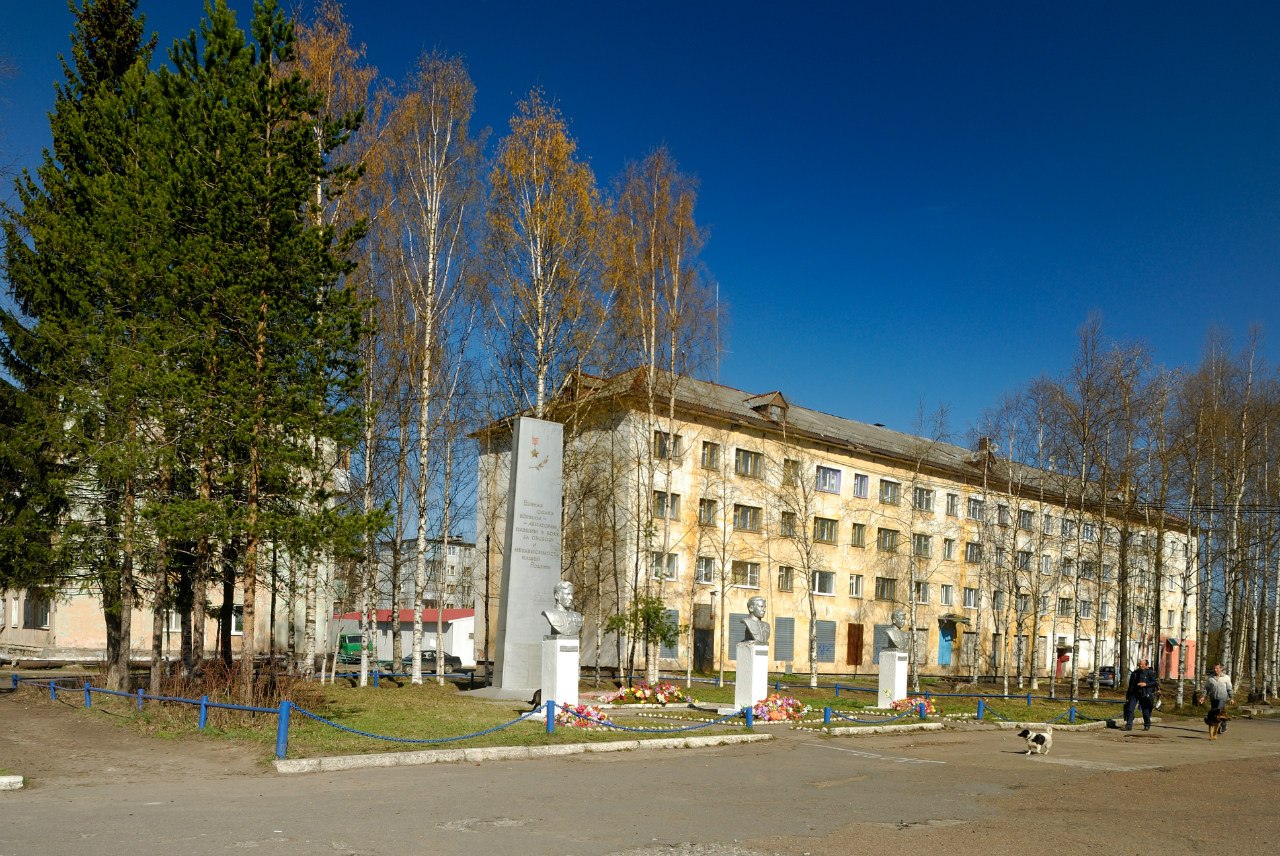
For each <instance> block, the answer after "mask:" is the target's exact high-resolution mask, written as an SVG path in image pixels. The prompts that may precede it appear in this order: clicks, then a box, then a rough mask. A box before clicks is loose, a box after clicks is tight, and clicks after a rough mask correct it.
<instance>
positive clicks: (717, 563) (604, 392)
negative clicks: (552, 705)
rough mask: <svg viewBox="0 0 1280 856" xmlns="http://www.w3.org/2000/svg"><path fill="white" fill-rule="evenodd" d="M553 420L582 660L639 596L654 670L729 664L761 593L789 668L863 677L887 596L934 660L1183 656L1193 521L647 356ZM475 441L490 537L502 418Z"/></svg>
mask: <svg viewBox="0 0 1280 856" xmlns="http://www.w3.org/2000/svg"><path fill="white" fill-rule="evenodd" d="M558 415H559V418H562V419H563V420H564V421H565V422H566V425H567V430H566V438H567V439H566V448H565V510H564V515H563V517H564V544H565V549H564V556H565V560H564V576H565V577H566V578H568V579H571V580H573V581H574V582H575V583H576V584H577V588H578V591H579V601H580V603H579V606H580V608H582V609H583V611H584V612H585V613H586V615H587V619H588V627H587V629H585V630H584V632H583V639H584V644H583V661H584V663H590V662H592V660H593V658H594V659H595V660H596V661H597V662H604V663H612V664H617V663H619V662H623V661H624V660H625V656H626V655H625V654H624V651H625V650H627V649H628V648H629V645H628V644H627V643H626V641H625V640H618V639H616V638H614V637H612V636H611V635H609V634H606V633H604V632H603V628H602V625H603V623H604V622H605V621H607V619H608V617H609V616H610V615H612V614H616V613H619V612H621V611H623V610H625V609H626V608H627V604H628V603H629V602H630V601H631V600H632V599H633V598H634V597H635V596H636V595H637V594H639V593H644V594H648V595H656V596H658V597H660V598H661V599H662V601H663V604H664V607H665V609H666V610H667V614H668V616H669V617H670V618H671V619H672V620H673V621H674V622H675V623H676V624H677V625H678V626H679V627H680V634H679V639H678V641H677V642H676V644H674V645H664V646H661V650H659V651H657V652H656V654H657V656H658V658H659V665H660V667H661V668H662V669H663V670H685V669H692V670H694V671H700V672H710V671H714V670H716V669H718V668H722V667H723V668H728V669H730V670H731V669H732V668H733V667H732V662H731V661H730V662H726V660H727V658H728V659H729V660H731V658H732V653H731V652H732V651H733V650H734V645H735V643H736V642H738V641H741V639H742V636H743V631H742V619H743V618H745V617H746V614H747V610H746V602H747V600H748V598H750V597H752V596H754V595H760V596H763V597H764V598H765V599H766V601H767V604H768V611H769V618H770V620H771V622H772V626H773V634H772V641H771V643H770V659H771V663H770V665H771V668H772V669H773V670H776V671H782V672H795V673H804V672H810V671H817V672H820V673H828V674H859V673H874V672H875V671H876V670H877V666H876V663H877V659H878V655H879V653H880V651H881V649H882V648H883V647H884V640H885V633H886V631H887V629H888V628H889V627H890V626H891V625H892V621H893V613H894V612H895V611H898V610H900V611H901V612H902V613H903V616H902V618H903V622H904V625H905V626H906V627H908V628H909V629H910V630H911V631H912V633H911V638H912V646H911V647H912V657H913V659H914V661H915V668H916V669H917V670H918V671H919V672H920V673H921V674H926V675H927V674H936V675H943V676H955V677H962V676H993V675H1002V674H1010V675H1016V676H1020V677H1028V678H1032V679H1034V680H1040V679H1044V678H1046V677H1050V676H1053V677H1057V678H1064V679H1065V678H1068V677H1071V676H1073V675H1075V676H1083V675H1084V674H1086V673H1088V672H1090V671H1092V670H1094V669H1095V668H1097V667H1098V666H1100V665H1105V664H1117V663H1119V662H1120V661H1121V659H1122V658H1123V659H1124V661H1125V663H1126V664H1127V665H1130V666H1131V665H1132V664H1133V663H1134V662H1135V661H1136V659H1137V657H1139V656H1150V657H1151V658H1152V659H1153V660H1154V661H1156V662H1158V663H1159V665H1160V668H1161V671H1162V673H1163V674H1165V675H1170V676H1172V675H1176V673H1177V663H1178V653H1179V652H1178V649H1179V648H1180V647H1184V646H1185V648H1186V650H1187V652H1188V653H1189V654H1191V655H1192V656H1189V657H1188V658H1187V660H1186V662H1193V661H1194V657H1193V651H1194V647H1193V646H1194V641H1195V640H1194V638H1193V637H1194V628H1195V626H1196V621H1195V606H1196V604H1195V598H1194V596H1193V592H1194V582H1195V541H1194V536H1193V533H1191V532H1189V531H1188V529H1187V527H1186V525H1185V523H1183V522H1182V521H1180V520H1177V519H1174V518H1171V517H1161V518H1159V519H1158V520H1153V519H1152V518H1151V517H1150V516H1149V515H1147V516H1143V517H1138V516H1136V515H1130V516H1125V515H1123V514H1119V513H1117V511H1116V510H1114V507H1112V508H1108V505H1107V503H1106V502H1105V501H1104V498H1102V497H1099V496H1096V495H1095V493H1096V491H1095V490H1094V489H1093V488H1092V487H1091V486H1090V485H1088V484H1085V485H1084V486H1083V487H1081V486H1080V485H1079V484H1078V483H1073V482H1072V480H1071V479H1070V478H1068V477H1065V476H1060V475H1057V474H1054V473H1049V472H1045V471H1041V470H1037V469H1034V468H1031V467H1026V466H1023V465H1020V464H1017V463H1016V462H1010V461H1007V460H1004V459H1001V458H1000V456H999V455H998V453H997V450H996V449H995V447H994V445H993V444H991V443H990V442H989V441H986V440H980V441H979V442H978V443H977V444H976V446H975V448H973V449H968V448H963V447H960V446H956V445H952V444H949V443H945V442H940V441H935V440H930V439H928V438H922V437H915V436H911V435H908V434H903V433H899V432H896V431H893V430H890V429H888V428H885V427H883V426H879V425H867V424H864V423H858V422H854V421H851V420H847V419H842V418H838V417H834V416H830V415H827V414H823V413H819V412H817V411H813V410H808V409H805V408H802V407H798V406H794V405H792V404H791V403H790V402H789V401H788V400H787V399H786V397H785V396H784V395H783V394H781V393H778V392H774V393H769V394H765V395H753V394H750V393H747V392H743V391H740V390H734V389H731V388H728V387H724V386H720V385H717V384H712V383H706V382H702V381H697V380H693V379H689V378H680V379H678V380H677V381H676V382H675V384H674V386H673V385H671V384H666V385H664V386H663V387H662V388H661V389H658V390H656V391H654V388H653V386H652V385H651V384H650V383H649V382H647V381H646V375H645V374H644V372H642V371H636V372H629V373H626V374H623V375H619V376H616V377H613V378H609V379H606V380H594V381H590V382H584V383H582V384H580V385H579V388H578V389H576V390H574V393H573V395H572V397H571V400H568V401H566V402H562V403H561V406H560V408H559V410H558ZM551 418H557V416H556V415H553V416H552V417H551ZM477 440H478V445H479V447H480V462H479V469H478V472H479V477H480V478H479V481H480V485H479V497H480V502H479V513H478V526H477V532H478V540H479V541H481V542H483V541H484V539H485V535H486V534H487V533H492V534H493V536H494V537H493V538H491V539H490V543H491V544H494V543H500V542H501V533H502V531H503V528H502V527H503V520H502V515H503V513H504V508H505V506H504V503H503V501H502V492H503V491H504V490H505V472H506V466H507V463H506V460H505V457H504V456H505V455H506V451H505V445H504V441H503V435H502V432H501V428H500V427H498V426H494V427H493V430H492V433H484V432H482V433H481V434H479V435H477ZM490 558H491V565H492V566H493V567H500V566H501V556H500V555H493V556H491V557H490ZM489 584H490V586H491V587H492V586H494V580H492V579H490V580H489ZM481 586H482V583H478V584H477V586H476V589H477V591H479V590H481ZM483 615H484V610H483V609H482V608H481V606H480V604H479V600H477V616H478V617H480V616H483ZM481 624H483V622H481ZM485 632H487V629H486V628H483V627H482V628H481V631H480V633H479V634H478V635H480V636H483V634H484V633H485Z"/></svg>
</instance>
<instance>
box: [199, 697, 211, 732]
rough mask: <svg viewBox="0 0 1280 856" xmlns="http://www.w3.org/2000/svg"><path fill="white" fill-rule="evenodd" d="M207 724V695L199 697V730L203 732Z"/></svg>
mask: <svg viewBox="0 0 1280 856" xmlns="http://www.w3.org/2000/svg"><path fill="white" fill-rule="evenodd" d="M208 722H209V697H208V696H207V695H202V696H200V730H201V731H204V727H205V725H207V724H208Z"/></svg>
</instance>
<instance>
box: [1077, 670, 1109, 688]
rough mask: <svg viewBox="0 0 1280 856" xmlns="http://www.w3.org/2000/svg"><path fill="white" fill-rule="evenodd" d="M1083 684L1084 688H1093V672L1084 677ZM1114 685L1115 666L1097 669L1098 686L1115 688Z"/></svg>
mask: <svg viewBox="0 0 1280 856" xmlns="http://www.w3.org/2000/svg"><path fill="white" fill-rule="evenodd" d="M1084 683H1085V686H1090V687H1091V686H1093V672H1090V673H1089V674H1088V675H1086V676H1085V679H1084ZM1115 685H1116V667H1115V666H1103V667H1101V668H1100V669H1098V686H1100V687H1115Z"/></svg>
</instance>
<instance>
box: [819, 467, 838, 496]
mask: <svg viewBox="0 0 1280 856" xmlns="http://www.w3.org/2000/svg"><path fill="white" fill-rule="evenodd" d="M817 478H818V481H817V488H818V490H820V491H822V492H823V493H839V492H840V471H839V470H836V469H832V468H831V467H818V477H817Z"/></svg>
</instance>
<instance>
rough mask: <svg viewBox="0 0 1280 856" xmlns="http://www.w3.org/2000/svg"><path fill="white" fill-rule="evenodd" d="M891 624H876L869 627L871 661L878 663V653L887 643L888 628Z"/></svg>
mask: <svg viewBox="0 0 1280 856" xmlns="http://www.w3.org/2000/svg"><path fill="white" fill-rule="evenodd" d="M892 626H893V625H892V624H876V625H873V626H872V629H871V662H873V663H875V664H876V665H877V666H878V665H880V653H881V652H882V651H884V649H885V648H887V647H888V645H889V628H890V627H892Z"/></svg>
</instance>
